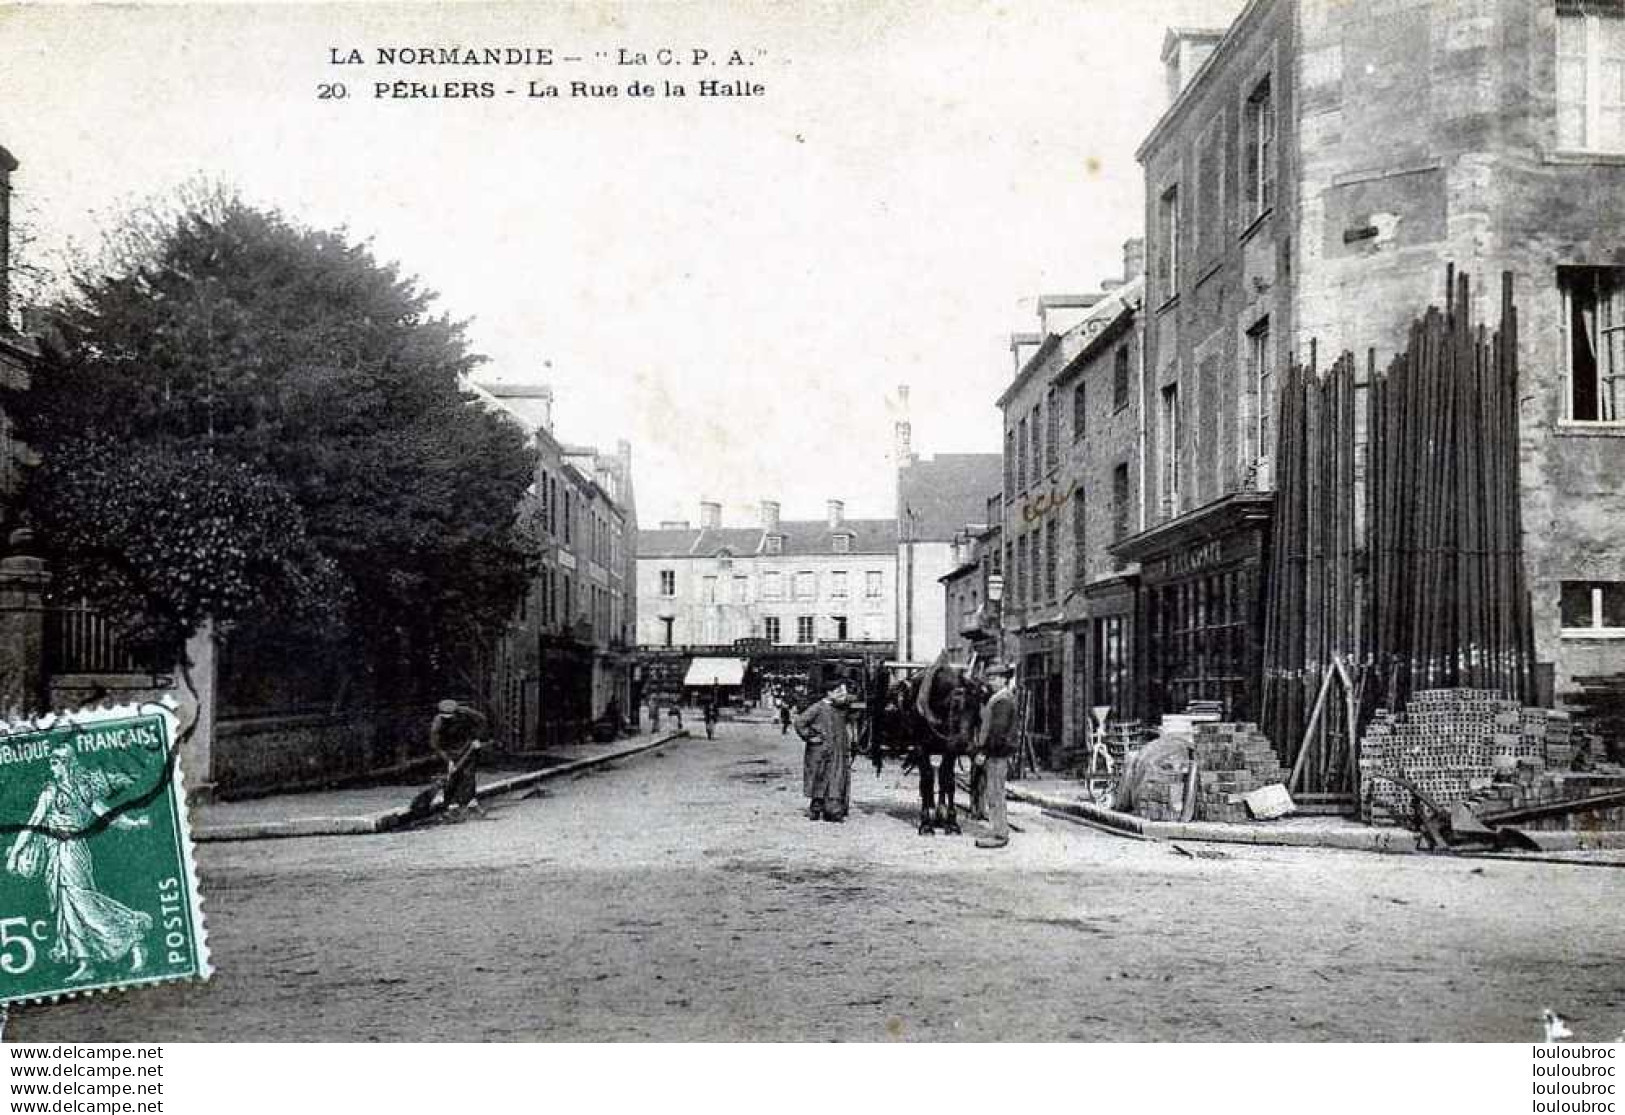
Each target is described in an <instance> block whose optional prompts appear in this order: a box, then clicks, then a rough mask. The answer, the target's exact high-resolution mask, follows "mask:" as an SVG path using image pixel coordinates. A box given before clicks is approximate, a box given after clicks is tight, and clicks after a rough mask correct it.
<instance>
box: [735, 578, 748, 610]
mask: <svg viewBox="0 0 1625 1115" xmlns="http://www.w3.org/2000/svg"><path fill="white" fill-rule="evenodd" d="M748 599H750V578H749V577H741V576H739V575H738V574H735V575H734V592H733V602H734V603H735V604H743V603H745V602H746V601H747V600H748Z"/></svg>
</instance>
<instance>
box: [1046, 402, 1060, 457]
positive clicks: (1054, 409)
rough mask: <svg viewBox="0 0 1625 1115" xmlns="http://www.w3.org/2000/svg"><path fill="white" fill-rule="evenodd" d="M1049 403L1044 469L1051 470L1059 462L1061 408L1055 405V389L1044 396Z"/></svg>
mask: <svg viewBox="0 0 1625 1115" xmlns="http://www.w3.org/2000/svg"><path fill="white" fill-rule="evenodd" d="M1046 398H1047V400H1048V403H1049V426H1048V428H1047V429H1046V431H1045V434H1044V467H1045V468H1046V469H1052V468H1054V467H1055V466H1056V464H1057V463H1058V462H1059V460H1060V444H1059V443H1060V440H1061V408H1060V407H1058V406H1056V405H1055V388H1053V387H1051V388H1050V389H1049V394H1048V396H1046Z"/></svg>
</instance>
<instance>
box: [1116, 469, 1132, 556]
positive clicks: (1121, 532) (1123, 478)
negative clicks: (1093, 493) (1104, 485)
mask: <svg viewBox="0 0 1625 1115" xmlns="http://www.w3.org/2000/svg"><path fill="white" fill-rule="evenodd" d="M1128 511H1129V508H1128V464H1127V463H1126V462H1125V463H1124V464H1120V465H1118V466H1117V467H1116V468H1114V469H1112V541H1113V542H1119V541H1121V540H1122V539H1124V538H1127V537H1128V523H1129V517H1128Z"/></svg>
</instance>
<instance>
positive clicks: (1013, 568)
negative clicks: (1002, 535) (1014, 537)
mask: <svg viewBox="0 0 1625 1115" xmlns="http://www.w3.org/2000/svg"><path fill="white" fill-rule="evenodd" d="M1004 568H1005V569H1007V570H1009V573H1008V574H1007V575H1006V576H1005V578H1004V597H1005V599H1006V600H1008V601H1010V605H1011V607H1015V606H1016V604H1017V603H1018V602H1019V601H1020V600H1021V585H1020V583H1019V582H1020V580H1021V576H1020V574H1021V566H1019V565H1017V564H1016V551H1015V548H1014V546H1013V545H1012V544H1011V543H1009V542H1006V543H1005V544H1004Z"/></svg>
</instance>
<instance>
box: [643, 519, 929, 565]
mask: <svg viewBox="0 0 1625 1115" xmlns="http://www.w3.org/2000/svg"><path fill="white" fill-rule="evenodd" d="M766 533H767V532H766V531H764V530H763V529H762V528H761V527H719V528H712V529H709V530H707V529H696V528H693V527H690V528H688V529H687V530H640V531H638V556H639V557H646V558H647V557H711V556H713V555H715V554H716V553H717V552H718V551H719V550H722V549H727V550H730V551H732V552H733V553H734V554H735V555H736V556H739V557H744V556H746V555H753V554H765V553H766V552H767V543H766ZM778 533H779V534H781V535H783V536H784V545H783V549H782V550H780V554H783V555H785V556H795V555H814V554H816V555H823V554H833V553H836V549H835V535H836V534H846V535H849V536H851V539H852V541H851V544H850V548H849V549H848V550H847V551H846V552H847V553H850V554H889V553H892V552H893V551H895V550H896V548H897V520H896V519H845V520H842V522H841V526H840V529H839V530H836V531H832V530H830V529H829V522H828V520H826V519H781V520H780V521H779V530H778ZM774 556H778V555H774Z"/></svg>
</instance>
